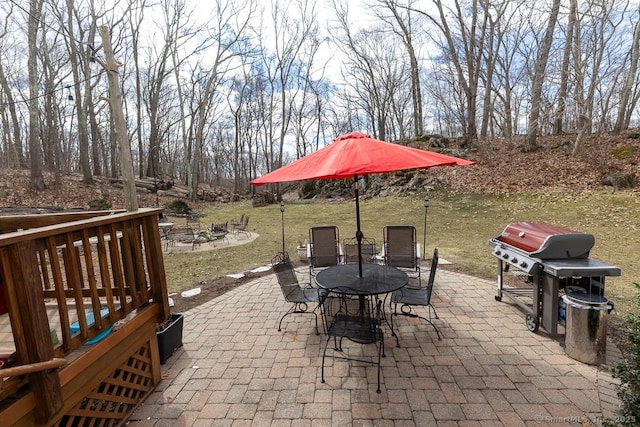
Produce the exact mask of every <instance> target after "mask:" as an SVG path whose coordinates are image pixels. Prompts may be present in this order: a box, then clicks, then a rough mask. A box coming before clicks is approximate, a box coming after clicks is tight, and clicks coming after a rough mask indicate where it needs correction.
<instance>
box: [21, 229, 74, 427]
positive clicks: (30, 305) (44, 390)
mask: <svg viewBox="0 0 640 427" xmlns="http://www.w3.org/2000/svg"><path fill="white" fill-rule="evenodd" d="M36 254H37V250H36V245H35V242H34V241H33V240H25V241H22V242H18V243H16V244H15V245H13V250H10V251H9V258H10V261H11V263H10V265H11V267H10V268H11V280H12V281H13V286H12V287H13V289H14V290H15V296H16V299H17V301H11V302H10V304H12V303H17V310H16V311H17V312H18V313H19V320H18V321H19V322H20V323H21V325H22V328H21V329H22V332H23V335H22V336H17V337H15V339H16V340H23V341H24V344H26V345H25V347H26V354H18V358H19V362H20V363H21V364H24V365H26V364H31V363H38V362H47V361H50V360H52V359H53V358H54V357H55V355H54V351H53V342H52V340H51V331H50V329H49V319H48V317H47V311H46V308H45V306H44V293H43V291H42V283H41V280H40V273H39V270H38V259H37V256H36ZM13 319H14V318H13V317H12V319H11V320H12V322H13ZM16 348H21V346H19V345H16ZM29 383H30V385H31V389H32V390H33V393H34V395H35V398H36V402H37V405H36V407H35V417H36V420H37V421H38V422H39V423H46V422H47V421H48V420H50V419H51V418H52V417H53V416H54V415H55V414H56V413H57V412H58V411H59V410H60V409H61V408H62V403H63V402H62V392H61V388H60V379H59V377H58V373H57V372H48V371H40V372H36V373H32V374H29Z"/></svg>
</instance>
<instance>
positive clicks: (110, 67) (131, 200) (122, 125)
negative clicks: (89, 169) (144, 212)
mask: <svg viewBox="0 0 640 427" xmlns="http://www.w3.org/2000/svg"><path fill="white" fill-rule="evenodd" d="M99 32H100V38H101V39H102V45H103V46H104V55H105V61H106V63H105V64H101V65H103V67H104V68H105V71H106V73H107V78H108V80H109V105H110V106H111V114H112V117H113V123H114V127H115V134H116V135H115V136H116V139H117V142H118V148H119V150H118V152H119V154H120V169H121V173H122V181H123V183H124V203H125V209H126V210H127V211H137V210H138V199H137V195H136V183H135V176H134V174H133V158H132V156H131V145H130V143H129V136H128V133H127V122H126V120H125V117H124V112H123V110H122V90H121V89H120V81H119V79H118V77H119V74H118V67H119V66H118V62H117V61H116V59H115V56H114V55H113V48H112V46H111V36H110V34H109V28H108V27H107V26H105V25H102V26H100V28H99Z"/></svg>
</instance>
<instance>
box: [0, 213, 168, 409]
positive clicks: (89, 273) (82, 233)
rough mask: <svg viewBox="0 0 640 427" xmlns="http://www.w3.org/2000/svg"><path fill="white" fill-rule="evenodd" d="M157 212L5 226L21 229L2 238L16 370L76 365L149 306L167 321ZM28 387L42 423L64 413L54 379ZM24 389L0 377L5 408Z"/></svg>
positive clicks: (44, 376) (43, 376)
mask: <svg viewBox="0 0 640 427" xmlns="http://www.w3.org/2000/svg"><path fill="white" fill-rule="evenodd" d="M159 212H160V210H159V209H142V210H139V211H137V212H125V213H115V214H111V215H105V214H104V213H96V214H94V215H81V216H80V217H79V218H80V219H81V220H76V218H73V219H72V220H71V221H69V218H70V217H66V218H65V217H64V214H58V215H56V216H58V218H46V215H43V216H42V217H40V218H37V219H35V220H29V221H32V222H29V221H23V222H19V221H18V222H16V224H18V225H17V226H16V225H10V224H8V223H7V222H6V221H5V223H4V224H5V226H4V227H3V225H2V222H1V221H0V230H4V231H7V230H12V229H18V228H22V229H23V230H22V231H14V232H7V233H6V234H2V235H0V288H1V289H0V295H4V298H5V305H6V310H7V311H8V316H9V318H10V322H11V330H12V332H13V338H14V344H15V353H16V359H17V362H18V364H19V365H31V364H38V363H41V362H47V361H50V360H53V359H54V358H67V359H68V360H69V359H72V354H73V353H74V351H76V350H78V349H79V348H80V347H81V346H82V345H84V344H85V343H87V342H88V341H90V340H92V339H95V338H96V337H98V336H99V335H101V334H104V333H106V331H108V330H109V329H110V328H111V327H112V326H113V325H114V323H116V322H118V321H120V320H122V319H125V318H127V316H130V315H131V316H133V315H135V312H136V310H137V309H138V308H141V307H144V306H147V305H149V304H159V305H160V307H161V309H160V310H158V312H159V315H158V319H157V321H158V322H162V321H164V320H166V319H167V318H168V317H169V314H170V312H169V305H168V297H167V286H166V279H165V274H164V262H163V255H162V246H161V242H160V233H159V230H158V221H157V218H158V213H159ZM14 220H15V217H14ZM33 221H36V222H33ZM54 221H56V222H57V223H55V225H49V224H54ZM66 221H69V222H66ZM32 224H36V225H33V227H35V228H30V227H31V226H32ZM43 224H45V225H44V226H42V225H43ZM12 227H15V228H12ZM0 316H3V315H2V314H1V313H0ZM0 373H1V372H0ZM28 381H29V383H30V386H31V389H32V391H33V392H34V393H35V395H36V397H38V396H39V397H41V399H37V401H38V402H40V403H39V404H38V408H37V410H38V411H39V412H40V415H39V416H38V418H39V419H40V420H46V419H48V418H49V417H50V416H51V415H52V414H55V413H56V411H57V410H58V409H60V407H61V402H62V396H61V393H60V384H59V380H58V377H57V374H55V373H52V372H49V371H40V372H36V373H32V374H30V375H29V376H28ZM24 382H25V379H24V378H4V379H3V378H0V402H1V401H2V400H3V399H4V398H6V397H7V396H9V395H10V394H11V393H12V392H13V391H15V390H16V389H17V388H18V387H19V386H21V385H22V384H23V383H24Z"/></svg>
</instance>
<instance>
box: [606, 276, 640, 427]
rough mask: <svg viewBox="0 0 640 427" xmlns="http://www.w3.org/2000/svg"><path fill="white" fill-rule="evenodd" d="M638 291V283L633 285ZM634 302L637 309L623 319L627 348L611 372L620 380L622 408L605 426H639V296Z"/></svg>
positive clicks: (639, 295) (639, 288)
mask: <svg viewBox="0 0 640 427" xmlns="http://www.w3.org/2000/svg"><path fill="white" fill-rule="evenodd" d="M634 286H635V287H636V288H638V290H639V291H640V283H634ZM633 298H634V301H635V303H636V306H637V307H638V309H637V310H636V311H635V313H634V312H632V313H630V314H628V315H627V316H626V318H625V320H626V321H627V324H626V327H625V330H624V335H625V337H626V338H627V340H628V342H627V345H628V348H627V351H624V352H623V353H624V354H625V356H624V358H623V360H622V362H620V363H618V364H617V365H616V367H615V368H614V370H613V376H614V377H616V378H618V379H620V387H619V389H618V397H619V398H620V400H621V401H622V408H621V409H620V412H619V414H618V415H617V416H616V419H615V423H612V424H611V423H607V425H616V426H628V427H631V426H638V425H639V424H640V415H639V414H640V294H637V295H635V296H634V297H633Z"/></svg>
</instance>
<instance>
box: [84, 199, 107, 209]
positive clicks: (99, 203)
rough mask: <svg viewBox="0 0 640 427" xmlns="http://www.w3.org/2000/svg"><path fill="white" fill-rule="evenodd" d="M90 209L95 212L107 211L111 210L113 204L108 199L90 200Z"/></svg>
mask: <svg viewBox="0 0 640 427" xmlns="http://www.w3.org/2000/svg"><path fill="white" fill-rule="evenodd" d="M88 205H89V208H90V209H92V210H95V211H106V210H107V209H111V202H110V201H108V200H106V199H93V200H89V203H88Z"/></svg>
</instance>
